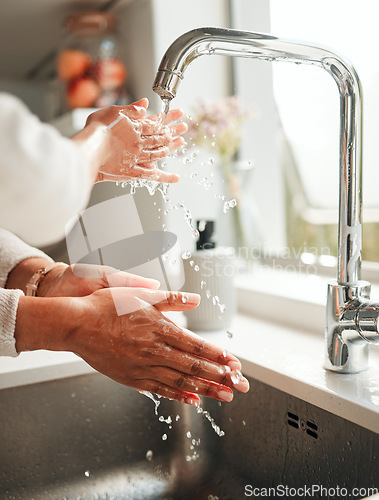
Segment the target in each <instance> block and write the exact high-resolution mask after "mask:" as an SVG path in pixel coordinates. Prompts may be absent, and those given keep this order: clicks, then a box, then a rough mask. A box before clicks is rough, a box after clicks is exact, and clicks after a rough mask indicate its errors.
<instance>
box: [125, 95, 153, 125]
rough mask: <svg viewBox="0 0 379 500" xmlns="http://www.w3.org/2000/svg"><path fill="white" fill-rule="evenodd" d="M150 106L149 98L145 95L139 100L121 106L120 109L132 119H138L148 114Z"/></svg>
mask: <svg viewBox="0 0 379 500" xmlns="http://www.w3.org/2000/svg"><path fill="white" fill-rule="evenodd" d="M148 106H149V100H148V99H146V97H144V98H143V99H140V100H139V101H135V102H132V103H131V104H129V105H128V106H122V107H121V106H120V109H121V111H123V112H124V114H125V115H127V116H128V117H129V118H131V119H132V120H138V119H141V118H144V117H145V116H146V110H147V107H148Z"/></svg>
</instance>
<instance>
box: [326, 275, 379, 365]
mask: <svg viewBox="0 0 379 500" xmlns="http://www.w3.org/2000/svg"><path fill="white" fill-rule="evenodd" d="M370 291H371V285H370V283H368V282H367V281H359V282H358V283H357V284H354V285H340V284H338V283H337V282H332V283H329V285H328V297H327V306H326V321H327V323H326V331H325V336H326V349H327V352H326V361H325V365H324V366H325V368H326V369H327V370H331V371H334V372H339V373H359V372H361V371H363V370H366V369H367V368H368V359H369V357H368V356H369V344H368V342H367V339H366V338H365V336H364V334H363V332H362V331H361V328H360V322H359V317H360V313H361V310H362V309H363V308H364V307H365V306H366V305H367V304H368V303H369V299H370Z"/></svg>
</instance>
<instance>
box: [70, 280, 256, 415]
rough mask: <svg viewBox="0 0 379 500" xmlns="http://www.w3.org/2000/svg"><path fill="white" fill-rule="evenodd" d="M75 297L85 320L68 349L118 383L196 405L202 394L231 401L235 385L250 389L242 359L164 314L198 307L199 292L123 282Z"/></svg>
mask: <svg viewBox="0 0 379 500" xmlns="http://www.w3.org/2000/svg"><path fill="white" fill-rule="evenodd" d="M74 300H77V301H81V316H82V321H80V322H79V323H78V326H77V329H76V331H75V333H74V334H73V335H70V336H69V338H68V340H69V344H68V345H67V344H65V346H64V348H65V349H66V350H71V351H72V352H75V353H76V354H78V355H79V356H81V357H82V358H83V359H84V360H85V361H86V362H87V363H88V364H90V365H91V366H92V367H93V368H95V369H96V370H97V371H99V372H101V373H103V374H105V375H107V376H108V377H110V378H112V379H114V380H116V381H117V382H120V383H122V384H125V385H128V386H131V387H134V388H135V389H137V390H139V391H151V392H153V393H156V394H158V395H160V396H164V397H167V398H170V399H175V400H177V401H180V402H183V403H187V404H190V405H193V406H199V396H200V395H202V396H207V397H211V398H215V399H218V400H220V401H231V400H232V399H233V392H232V388H233V389H236V390H239V391H242V392H247V391H248V389H249V383H248V381H247V380H246V379H245V378H244V377H243V376H242V375H241V372H240V368H241V364H240V362H239V361H238V359H237V358H235V357H234V356H233V355H231V354H228V353H226V352H225V351H224V350H223V349H222V348H220V347H218V346H216V345H214V344H212V343H210V342H207V341H206V340H205V339H203V338H201V337H199V336H197V335H195V334H194V333H192V332H190V331H188V330H186V329H183V328H180V327H179V326H177V325H175V324H174V323H173V322H172V321H170V320H169V319H167V318H166V317H165V316H164V315H163V314H162V312H164V311H183V310H186V309H192V308H193V307H196V305H197V304H198V303H199V296H198V295H197V294H192V293H180V292H165V291H159V290H146V289H142V288H121V287H118V288H111V289H102V290H98V291H96V292H94V293H93V294H91V295H88V296H86V297H82V298H80V299H74ZM115 304H124V305H126V306H127V310H128V311H129V312H128V313H126V314H122V315H119V314H116V311H115Z"/></svg>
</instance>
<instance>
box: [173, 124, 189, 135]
mask: <svg viewBox="0 0 379 500" xmlns="http://www.w3.org/2000/svg"><path fill="white" fill-rule="evenodd" d="M187 130H188V125H187V124H186V123H184V122H180V123H176V124H175V125H171V126H170V132H171V135H172V136H173V137H176V136H178V135H181V134H185V133H186V132H187Z"/></svg>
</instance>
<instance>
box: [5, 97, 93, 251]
mask: <svg viewBox="0 0 379 500" xmlns="http://www.w3.org/2000/svg"><path fill="white" fill-rule="evenodd" d="M87 163H88V162H86V161H85V157H84V155H83V153H82V151H81V150H80V149H79V147H78V146H77V144H76V143H74V142H73V141H71V140H69V139H67V138H65V137H63V136H62V135H61V134H60V133H59V132H58V131H57V130H56V128H55V127H53V126H52V125H49V124H46V123H42V122H40V121H39V119H38V118H37V117H36V116H35V115H33V114H32V113H31V112H30V111H29V110H28V109H27V107H26V106H25V105H24V104H23V103H22V102H21V101H20V100H19V99H16V98H15V97H13V96H11V95H9V94H5V93H1V92H0V227H3V228H5V229H8V230H9V231H12V233H14V234H17V235H18V236H19V237H20V238H22V239H23V240H24V241H27V242H28V243H29V244H30V245H35V246H39V247H41V246H46V245H49V244H51V243H55V242H56V241H59V240H60V239H62V238H63V237H64V236H65V226H66V224H67V222H68V221H69V220H70V219H71V218H72V217H74V216H75V215H77V214H78V213H79V212H80V211H81V210H83V209H84V208H85V207H86V205H87V203H88V199H89V195H90V191H91V187H92V185H91V179H90V171H89V167H88V164H87Z"/></svg>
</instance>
